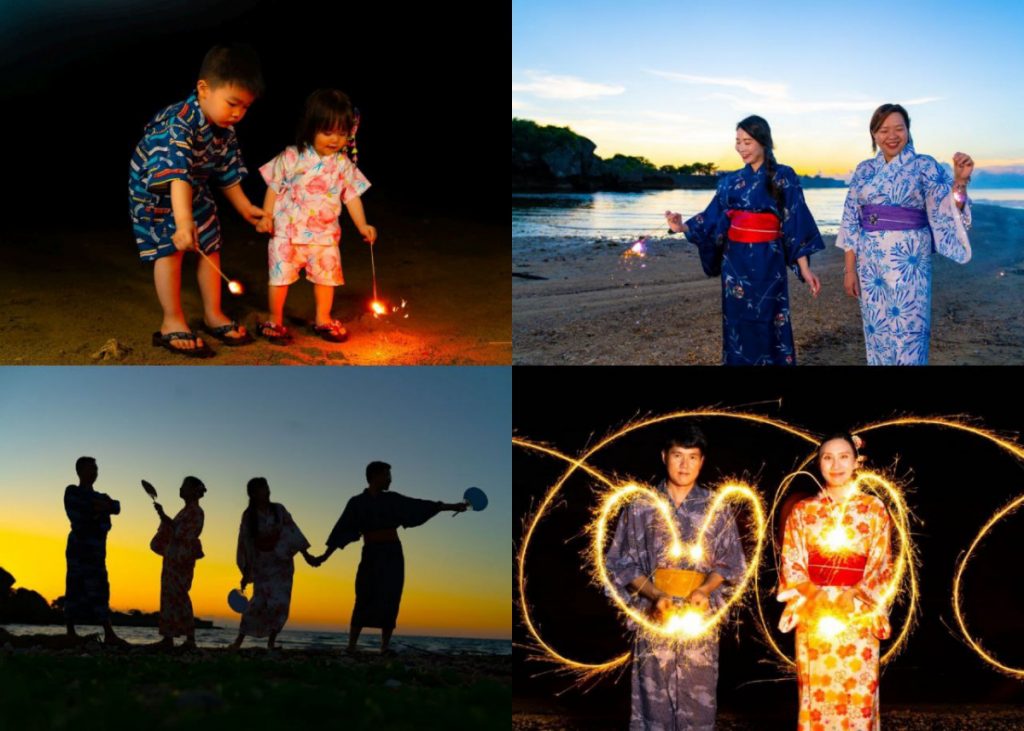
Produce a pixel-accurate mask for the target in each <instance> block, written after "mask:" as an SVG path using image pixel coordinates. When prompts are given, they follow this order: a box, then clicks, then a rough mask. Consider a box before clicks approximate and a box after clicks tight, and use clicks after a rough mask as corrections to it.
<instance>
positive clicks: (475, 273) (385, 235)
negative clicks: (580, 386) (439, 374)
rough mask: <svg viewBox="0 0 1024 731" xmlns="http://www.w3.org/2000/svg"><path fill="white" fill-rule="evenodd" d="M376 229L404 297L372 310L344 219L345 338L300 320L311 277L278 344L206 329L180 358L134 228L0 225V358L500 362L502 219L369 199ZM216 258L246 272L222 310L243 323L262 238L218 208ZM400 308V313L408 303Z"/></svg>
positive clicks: (258, 274) (363, 254)
mask: <svg viewBox="0 0 1024 731" xmlns="http://www.w3.org/2000/svg"><path fill="white" fill-rule="evenodd" d="M375 203H376V207H375V209H374V222H375V225H376V226H377V228H378V230H379V232H380V233H379V235H380V239H379V242H378V245H377V249H376V250H375V259H376V267H377V286H378V292H379V295H380V297H381V298H382V299H384V300H386V301H389V302H390V303H392V304H394V305H399V304H400V303H401V301H402V300H405V301H406V303H407V306H406V308H405V309H404V310H401V311H400V312H398V313H396V314H394V315H389V316H388V317H386V318H381V319H374V318H373V317H372V315H370V314H368V303H369V301H370V299H371V293H372V285H371V271H370V256H369V252H368V247H367V246H366V244H365V243H363V241H362V240H361V239H360V238H359V235H358V233H357V232H356V231H355V230H354V229H353V228H352V226H351V224H350V223H349V222H348V221H345V222H344V224H343V235H342V244H341V251H342V264H343V267H344V274H345V282H346V284H345V285H344V286H342V287H339V288H337V290H336V293H335V300H334V310H333V312H334V316H335V317H337V318H338V319H340V320H342V322H344V323H345V325H346V327H347V328H348V330H349V333H350V337H349V340H348V342H346V343H342V344H334V343H328V342H326V341H324V340H322V339H320V338H319V337H317V336H316V335H314V334H313V333H312V332H311V331H310V328H309V326H308V324H309V321H310V320H311V319H312V317H313V292H312V285H310V284H309V283H307V282H305V281H303V280H300V281H299V282H296V283H295V284H294V285H292V287H291V288H290V290H289V293H288V302H287V305H286V307H285V317H286V320H288V322H287V323H286V324H288V325H289V326H290V327H291V328H292V329H293V332H294V333H295V336H296V338H295V341H294V343H293V344H292V345H290V346H288V347H281V346H276V345H272V344H270V343H268V342H267V341H265V340H259V339H258V340H257V342H256V343H254V344H253V345H250V346H247V347H237V348H229V347H227V346H225V345H222V344H221V343H219V342H217V341H216V340H213V339H212V338H208V340H209V341H210V345H211V347H213V349H214V350H215V351H216V357H214V358H210V359H206V360H200V359H190V358H185V357H182V356H179V355H177V354H175V353H171V352H169V351H167V350H165V349H163V348H155V347H153V346H152V344H151V342H150V338H151V334H152V333H153V331H154V330H156V329H158V327H159V325H160V308H159V304H158V302H157V299H156V293H155V291H154V288H153V281H152V279H153V271H152V266H151V265H141V264H140V263H139V261H138V257H137V255H136V253H135V244H134V242H133V240H132V237H131V228H130V225H129V222H128V220H127V217H126V220H125V221H124V225H122V226H119V227H118V226H106V227H103V228H87V229H85V230H81V231H76V230H71V229H66V228H55V227H48V226H39V227H38V228H37V229H34V230H32V231H31V232H27V233H26V232H20V233H19V232H11V231H8V232H6V233H5V234H4V235H3V238H2V241H0V243H2V245H3V249H4V251H5V261H4V265H3V266H2V267H0V306H2V314H0V363H2V364H5V365H85V364H93V363H102V364H110V363H122V364H127V365H300V364H306V365H500V364H506V365H507V364H508V363H509V362H510V361H511V351H512V345H511V333H510V328H509V322H510V301H509V294H508V292H509V289H508V284H507V280H506V279H505V277H506V274H505V272H506V271H507V269H506V267H507V266H508V263H507V262H508V244H507V243H506V242H505V238H504V236H505V234H504V231H503V229H502V227H500V226H498V225H494V224H488V223H480V222H463V221H455V220H445V219H442V218H430V219H426V218H420V217H416V216H414V215H411V214H407V213H405V212H404V211H403V210H402V209H401V208H399V207H393V206H392V207H389V206H388V205H387V204H386V203H383V202H379V201H377V202H375ZM223 229H224V237H225V244H224V248H223V251H222V254H221V256H222V259H221V265H222V268H223V270H224V271H225V272H226V273H227V274H228V276H230V277H232V278H235V279H238V280H240V281H241V282H242V283H243V284H244V285H245V289H246V291H245V293H244V294H243V295H242V296H241V297H232V296H231V295H229V294H228V293H227V291H226V287H225V291H224V311H225V313H227V314H228V315H229V316H230V317H234V318H235V319H237V320H238V321H239V322H241V323H242V324H244V325H245V326H246V327H249V328H250V329H253V328H254V327H255V325H256V324H257V323H258V322H259V321H260V320H261V319H265V318H266V314H267V269H266V258H267V239H266V237H263V236H259V235H257V234H256V233H255V232H254V231H253V230H252V228H251V227H248V226H246V225H245V224H244V223H241V222H239V220H238V218H237V216H234V215H233V212H228V213H226V214H225V215H224V216H223ZM182 274H183V276H182V304H183V306H184V310H185V314H186V316H188V318H189V321H190V322H193V321H196V320H197V319H198V318H199V317H200V316H201V315H202V309H201V306H200V299H199V291H198V286H197V284H196V281H195V255H194V254H189V255H187V257H186V260H185V264H184V267H183V273H182ZM406 314H407V315H408V317H405V315H406Z"/></svg>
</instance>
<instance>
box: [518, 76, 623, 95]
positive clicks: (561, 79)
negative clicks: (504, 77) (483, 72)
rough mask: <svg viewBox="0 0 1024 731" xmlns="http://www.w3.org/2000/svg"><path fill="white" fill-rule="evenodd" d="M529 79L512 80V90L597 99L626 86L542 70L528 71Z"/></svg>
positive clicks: (621, 91) (523, 92) (617, 92)
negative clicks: (521, 80)
mask: <svg viewBox="0 0 1024 731" xmlns="http://www.w3.org/2000/svg"><path fill="white" fill-rule="evenodd" d="M524 76H526V77H527V79H529V81H527V82H525V83H523V82H519V83H517V82H515V81H513V82H512V91H513V92H518V93H520V94H532V95H533V96H538V97H541V98H542V99H595V98H598V97H603V96H617V95H619V94H622V93H623V92H624V91H625V90H626V87H624V86H619V85H617V84H601V83H597V82H593V81H586V80H584V79H581V78H579V77H577V76H559V75H556V74H547V73H543V72H540V71H526V72H525V73H524Z"/></svg>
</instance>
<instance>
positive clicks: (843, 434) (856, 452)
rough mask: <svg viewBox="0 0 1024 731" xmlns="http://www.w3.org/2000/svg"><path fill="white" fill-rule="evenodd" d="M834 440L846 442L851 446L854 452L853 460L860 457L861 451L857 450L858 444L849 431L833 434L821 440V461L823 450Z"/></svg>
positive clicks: (819, 456)
mask: <svg viewBox="0 0 1024 731" xmlns="http://www.w3.org/2000/svg"><path fill="white" fill-rule="evenodd" d="M834 439H842V440H843V441H844V442H846V443H847V444H849V445H850V448H851V449H852V450H853V458H854V459H857V458H858V457H860V450H859V449H857V442H855V441H854V439H853V435H852V434H850V432H848V431H837V432H835V433H833V434H829V435H828V436H827V437H825V438H824V439H822V440H821V444H819V445H818V459H821V450H822V448H823V447H824V446H825V445H826V444H828V443H829V442H831V441H832V440H834Z"/></svg>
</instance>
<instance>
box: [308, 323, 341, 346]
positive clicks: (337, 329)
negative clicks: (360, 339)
mask: <svg viewBox="0 0 1024 731" xmlns="http://www.w3.org/2000/svg"><path fill="white" fill-rule="evenodd" d="M313 332H315V333H316V334H317V335H319V336H320V337H321V338H323V339H324V340H327V341H328V342H331V343H344V342H345V341H346V340H348V330H346V329H345V326H344V325H342V324H341V323H340V322H339V321H338V320H331V321H330V322H328V323H327V324H326V325H313Z"/></svg>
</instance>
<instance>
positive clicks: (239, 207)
mask: <svg viewBox="0 0 1024 731" xmlns="http://www.w3.org/2000/svg"><path fill="white" fill-rule="evenodd" d="M221 192H222V193H223V194H224V197H225V198H227V199H228V202H229V203H231V205H232V206H234V207H235V210H236V211H238V213H239V215H241V216H242V218H244V219H245V220H246V221H248V222H249V223H252V224H256V223H259V222H260V219H262V218H263V209H262V208H260V207H259V206H257V205H255V204H254V203H253V202H252V201H251V200H249V196H247V195H246V194H245V191H244V190H242V184H241V183H235V184H234V185H232V186H230V187H227V188H221Z"/></svg>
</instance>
